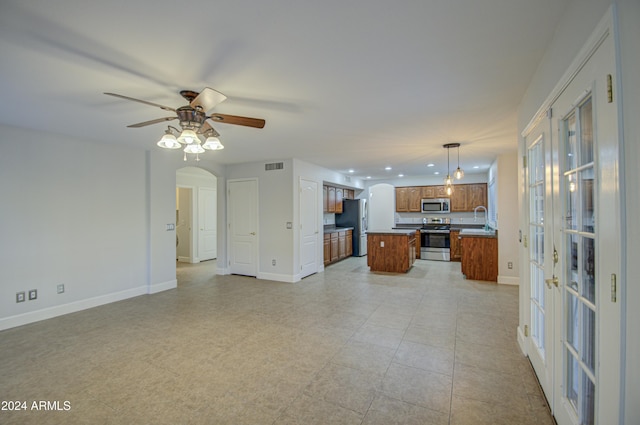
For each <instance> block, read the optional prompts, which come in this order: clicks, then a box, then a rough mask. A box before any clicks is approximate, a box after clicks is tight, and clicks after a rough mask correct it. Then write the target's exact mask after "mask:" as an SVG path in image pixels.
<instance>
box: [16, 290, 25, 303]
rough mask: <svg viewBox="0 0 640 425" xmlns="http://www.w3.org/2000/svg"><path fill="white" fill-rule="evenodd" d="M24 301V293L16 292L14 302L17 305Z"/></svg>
mask: <svg viewBox="0 0 640 425" xmlns="http://www.w3.org/2000/svg"><path fill="white" fill-rule="evenodd" d="M25 299H26V298H25V293H24V291H22V292H16V302H17V303H23V302H24V300H25Z"/></svg>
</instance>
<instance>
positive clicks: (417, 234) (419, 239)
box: [416, 230, 422, 259]
mask: <svg viewBox="0 0 640 425" xmlns="http://www.w3.org/2000/svg"><path fill="white" fill-rule="evenodd" d="M421 243H422V238H421V237H420V230H416V258H417V259H420V248H421Z"/></svg>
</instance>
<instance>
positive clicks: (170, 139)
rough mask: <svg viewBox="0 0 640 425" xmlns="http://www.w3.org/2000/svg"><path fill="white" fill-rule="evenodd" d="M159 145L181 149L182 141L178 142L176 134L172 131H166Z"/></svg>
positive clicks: (165, 147)
mask: <svg viewBox="0 0 640 425" xmlns="http://www.w3.org/2000/svg"><path fill="white" fill-rule="evenodd" d="M158 146H160V147H161V148H164V149H180V143H178V140H177V139H176V136H174V135H173V134H171V133H166V134H165V135H164V136H162V139H160V141H159V142H158Z"/></svg>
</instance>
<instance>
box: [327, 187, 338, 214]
mask: <svg viewBox="0 0 640 425" xmlns="http://www.w3.org/2000/svg"><path fill="white" fill-rule="evenodd" d="M327 191H328V193H329V196H328V198H329V200H328V202H327V212H330V213H334V212H336V188H335V187H332V186H329V187H328V188H327Z"/></svg>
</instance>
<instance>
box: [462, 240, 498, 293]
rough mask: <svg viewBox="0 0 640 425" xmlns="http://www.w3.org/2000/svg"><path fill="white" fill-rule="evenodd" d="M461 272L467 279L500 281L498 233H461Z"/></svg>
mask: <svg viewBox="0 0 640 425" xmlns="http://www.w3.org/2000/svg"><path fill="white" fill-rule="evenodd" d="M459 237H460V249H461V251H462V255H461V257H462V258H461V270H462V274H463V275H464V276H465V277H466V278H467V279H472V280H486V281H489V282H497V281H498V235H497V233H496V231H486V230H482V229H463V230H461V231H460V236H459Z"/></svg>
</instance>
